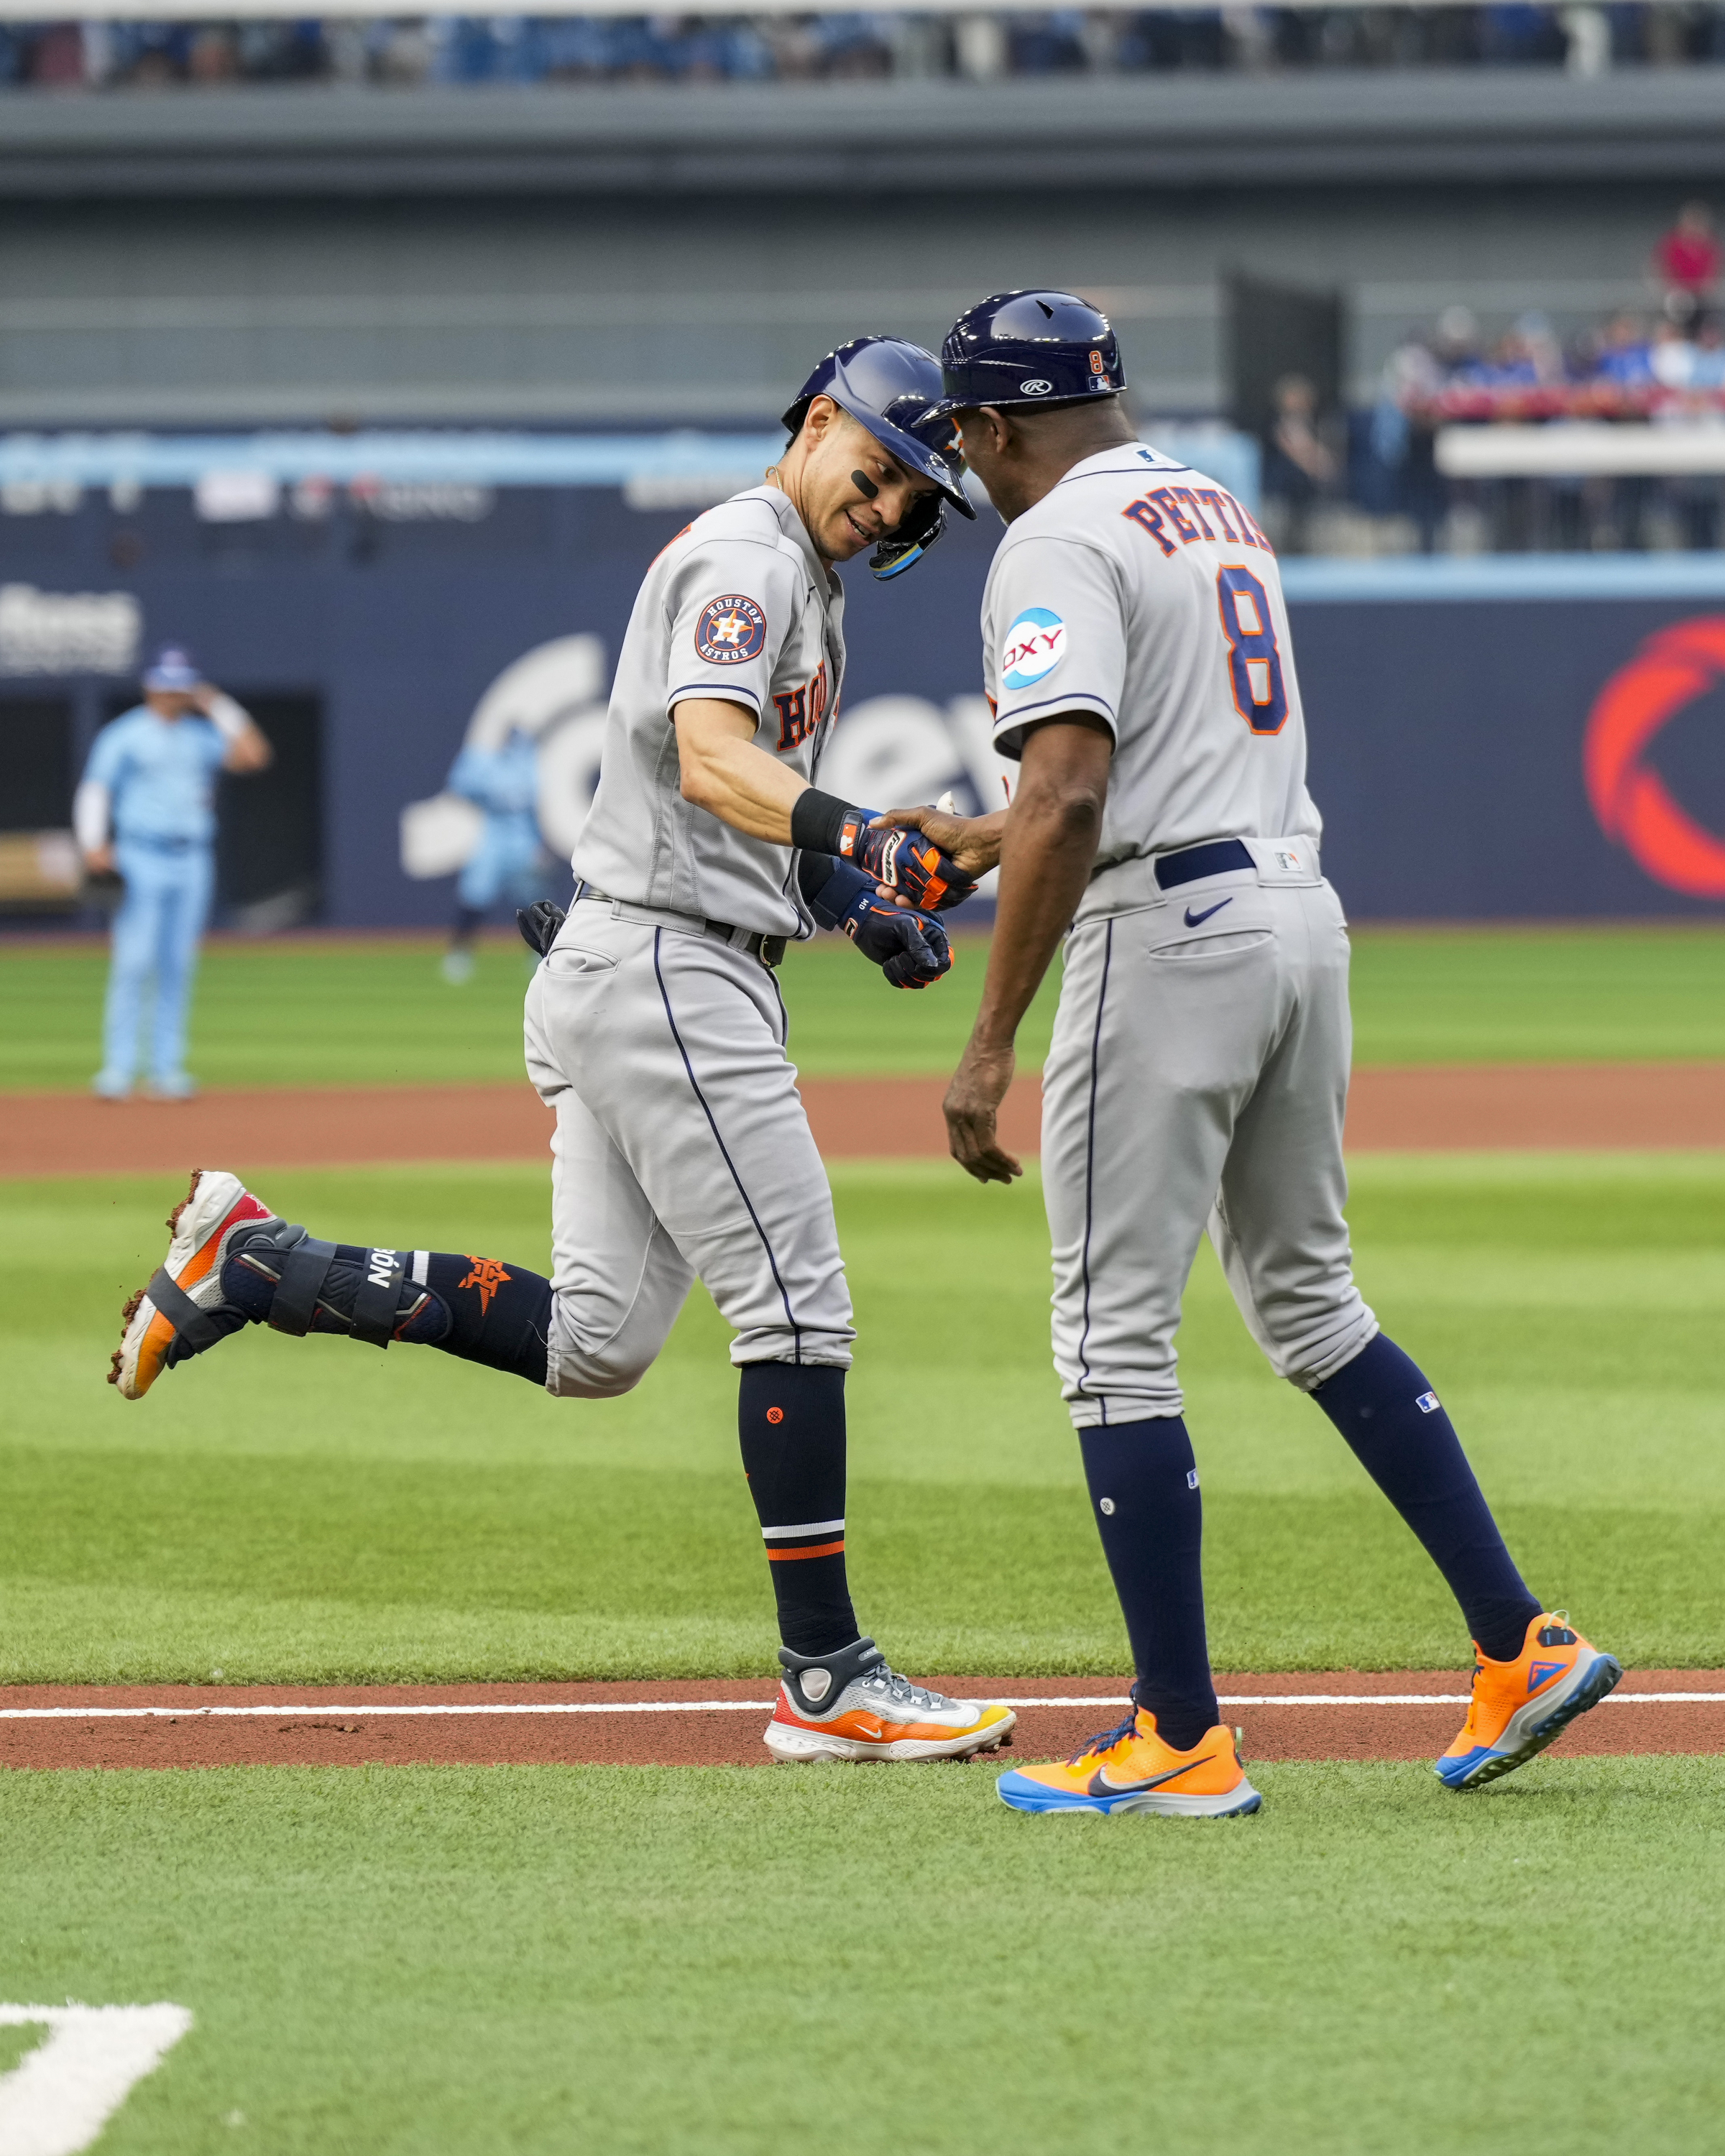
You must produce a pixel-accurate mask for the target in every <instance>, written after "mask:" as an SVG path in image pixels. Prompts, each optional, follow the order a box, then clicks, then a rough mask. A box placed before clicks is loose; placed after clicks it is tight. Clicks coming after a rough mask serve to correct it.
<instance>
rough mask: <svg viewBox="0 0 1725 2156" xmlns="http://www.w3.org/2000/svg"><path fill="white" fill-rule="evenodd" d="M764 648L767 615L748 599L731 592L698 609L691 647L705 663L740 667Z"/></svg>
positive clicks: (757, 655)
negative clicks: (693, 644)
mask: <svg viewBox="0 0 1725 2156" xmlns="http://www.w3.org/2000/svg"><path fill="white" fill-rule="evenodd" d="M766 648H767V617H766V615H765V614H764V613H762V611H761V609H760V608H759V607H757V605H756V603H755V602H754V601H753V600H752V599H748V598H741V597H739V596H738V595H737V593H730V594H728V595H727V596H726V598H721V599H715V600H713V602H712V603H711V605H710V606H705V607H703V608H701V619H700V620H699V621H698V622H696V624H695V649H696V650H697V651H698V652H699V653H700V654H701V657H702V658H703V659H704V660H706V663H707V665H709V666H741V665H742V663H743V661H744V660H746V659H758V658H759V657H760V655H761V654H762V651H764V650H765V649H766Z"/></svg>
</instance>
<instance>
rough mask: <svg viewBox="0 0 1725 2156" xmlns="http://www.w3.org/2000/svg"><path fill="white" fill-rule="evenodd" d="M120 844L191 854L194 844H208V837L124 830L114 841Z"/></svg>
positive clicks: (154, 852)
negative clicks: (164, 836)
mask: <svg viewBox="0 0 1725 2156" xmlns="http://www.w3.org/2000/svg"><path fill="white" fill-rule="evenodd" d="M114 843H115V844H116V845H120V846H141V847H143V849H144V850H145V851H146V853H151V854H189V853H190V852H191V850H192V849H193V847H194V846H207V845H208V844H209V843H210V841H209V840H208V839H169V838H159V837H157V834H155V833H154V832H153V831H132V832H130V833H127V832H125V831H122V832H121V834H119V836H118V837H117V838H116V840H115V842H114Z"/></svg>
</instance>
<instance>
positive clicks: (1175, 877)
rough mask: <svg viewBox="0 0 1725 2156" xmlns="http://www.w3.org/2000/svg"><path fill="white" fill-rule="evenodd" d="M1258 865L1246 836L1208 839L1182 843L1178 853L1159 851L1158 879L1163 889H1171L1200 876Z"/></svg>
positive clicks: (1252, 867)
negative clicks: (1202, 841) (1192, 844)
mask: <svg viewBox="0 0 1725 2156" xmlns="http://www.w3.org/2000/svg"><path fill="white" fill-rule="evenodd" d="M1257 865H1258V864H1257V863H1256V862H1255V860H1253V859H1252V850H1251V848H1250V846H1248V845H1247V844H1245V841H1244V840H1243V839H1205V841H1204V844H1202V845H1201V846H1182V847H1181V848H1180V850H1179V851H1178V853H1174V854H1163V855H1159V856H1158V860H1157V863H1156V881H1157V884H1158V887H1159V888H1160V889H1162V890H1163V891H1172V890H1173V888H1174V886H1175V885H1177V884H1183V883H1196V882H1197V881H1198V879H1199V877H1200V876H1213V875H1228V874H1229V872H1230V870H1234V869H1255V868H1256V867H1257Z"/></svg>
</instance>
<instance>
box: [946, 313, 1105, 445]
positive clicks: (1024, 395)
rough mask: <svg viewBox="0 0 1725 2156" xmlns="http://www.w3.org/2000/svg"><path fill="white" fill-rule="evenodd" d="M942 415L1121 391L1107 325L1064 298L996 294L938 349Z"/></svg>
mask: <svg viewBox="0 0 1725 2156" xmlns="http://www.w3.org/2000/svg"><path fill="white" fill-rule="evenodd" d="M941 378H942V388H943V392H944V394H943V395H942V399H941V402H940V403H939V405H938V406H937V411H939V412H940V413H942V415H945V414H948V413H953V412H967V411H974V410H975V409H976V408H977V407H978V405H982V404H998V405H1009V404H1073V403H1081V402H1083V401H1084V400H1085V399H1086V398H1091V397H1097V396H1102V397H1117V396H1118V395H1119V394H1120V393H1121V391H1122V389H1124V388H1125V387H1126V370H1125V369H1124V367H1122V365H1121V364H1120V347H1119V346H1118V345H1117V343H1116V342H1115V341H1114V331H1113V330H1112V328H1111V326H1110V325H1109V321H1108V317H1107V316H1106V315H1105V314H1103V313H1102V311H1101V309H1100V308H1097V307H1093V306H1091V304H1090V302H1089V301H1088V300H1081V299H1078V298H1076V297H1075V296H1074V295H1073V294H1072V293H1070V292H996V293H995V294H994V295H993V297H992V298H991V299H987V300H983V301H982V303H981V304H980V305H978V306H974V307H972V308H969V309H968V311H966V312H965V313H963V314H962V315H960V316H959V317H958V319H957V321H956V322H954V323H953V325H952V328H951V329H950V330H949V331H947V341H946V342H945V343H944V344H943V345H942V346H941Z"/></svg>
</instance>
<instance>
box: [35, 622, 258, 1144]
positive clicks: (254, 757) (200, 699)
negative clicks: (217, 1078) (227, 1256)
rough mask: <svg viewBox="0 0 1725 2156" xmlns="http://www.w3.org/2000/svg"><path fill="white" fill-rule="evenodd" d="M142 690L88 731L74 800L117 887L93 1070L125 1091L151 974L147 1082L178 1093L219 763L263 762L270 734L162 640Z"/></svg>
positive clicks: (121, 1095) (106, 1088) (103, 1092)
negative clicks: (122, 889) (97, 1065)
mask: <svg viewBox="0 0 1725 2156" xmlns="http://www.w3.org/2000/svg"><path fill="white" fill-rule="evenodd" d="M143 686H144V701H142V703H141V704H136V705H134V706H132V708H131V711H125V712H122V713H121V716H119V717H118V718H117V719H113V720H110V721H109V723H108V724H107V725H106V726H104V727H103V728H102V730H101V731H100V733H99V734H98V735H97V736H96V737H95V743H94V745H93V746H92V747H91V749H90V760H89V762H87V763H86V764H85V767H84V778H83V781H82V783H80V786H79V788H78V793H77V797H76V799H75V801H74V804H73V821H74V827H75V829H76V831H77V835H78V844H79V847H80V850H81V852H82V853H83V855H84V860H85V866H86V868H87V869H88V870H90V872H91V873H92V874H95V875H105V874H108V873H110V872H112V871H115V870H117V871H118V873H119V875H120V876H121V880H122V881H123V882H124V884H125V885H126V896H125V899H124V901H123V902H122V904H121V908H120V911H119V912H118V914H117V915H116V916H115V921H114V955H113V962H112V964H111V966H110V970H109V974H108V996H107V1004H106V1007H105V1011H104V1014H103V1023H102V1067H101V1069H100V1070H99V1071H98V1072H97V1073H96V1075H95V1078H94V1080H93V1081H91V1084H92V1088H93V1090H94V1091H95V1092H96V1093H97V1094H98V1095H99V1096H100V1097H101V1098H102V1099H103V1100H105V1101H123V1100H124V1099H125V1098H126V1096H127V1095H128V1094H129V1093H130V1092H131V1089H132V1081H133V1078H134V1076H135V1075H136V1070H137V1066H138V1046H139V1040H138V1032H139V1026H140V1024H141V1020H142V1016H143V998H144V985H145V983H146V981H151V980H153V983H154V988H155V1003H154V1009H153V1011H152V1014H151V1025H150V1053H149V1072H150V1090H151V1091H152V1092H153V1093H155V1094H156V1095H157V1096H158V1097H160V1098H161V1099H163V1100H170V1101H179V1100H185V1099H187V1097H189V1096H190V1095H191V1094H192V1093H193V1092H194V1091H196V1090H197V1088H196V1086H195V1085H194V1083H193V1080H192V1079H191V1078H190V1077H189V1076H188V1075H187V1071H186V1012H187V1004H188V1002H189V1000H190V998H191V992H192V974H193V968H194V967H195V966H196V964H197V961H198V937H200V936H201V935H202V934H203V925H204V922H205V921H206V919H207V918H208V914H209V903H210V894H211V891H212V890H213V886H214V880H215V835H216V808H215V786H216V777H217V774H218V773H219V772H223V771H230V772H234V773H244V772H254V771H262V770H263V769H264V767H266V766H267V765H268V764H269V762H270V757H271V751H270V743H269V742H268V741H267V740H266V739H265V738H264V736H263V734H262V733H261V732H259V730H258V728H257V727H256V726H254V724H253V722H252V721H251V718H250V717H249V715H248V714H247V713H246V712H245V711H243V710H242V709H241V708H240V706H239V705H238V704H237V703H235V702H234V699H233V697H231V696H225V695H223V692H222V690H219V689H217V688H214V687H213V686H212V685H210V684H209V683H208V682H207V681H205V680H203V678H202V676H201V675H199V673H198V669H197V668H196V666H194V665H193V663H192V660H191V659H190V658H189V657H188V656H187V654H186V653H185V652H184V651H182V650H181V649H179V648H178V647H177V646H176V645H172V644H170V645H168V646H167V647H166V648H165V649H163V650H162V651H161V652H160V653H159V654H157V659H156V662H155V664H154V665H152V666H151V669H150V670H149V672H148V673H147V674H146V675H145V676H144V683H143Z"/></svg>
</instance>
